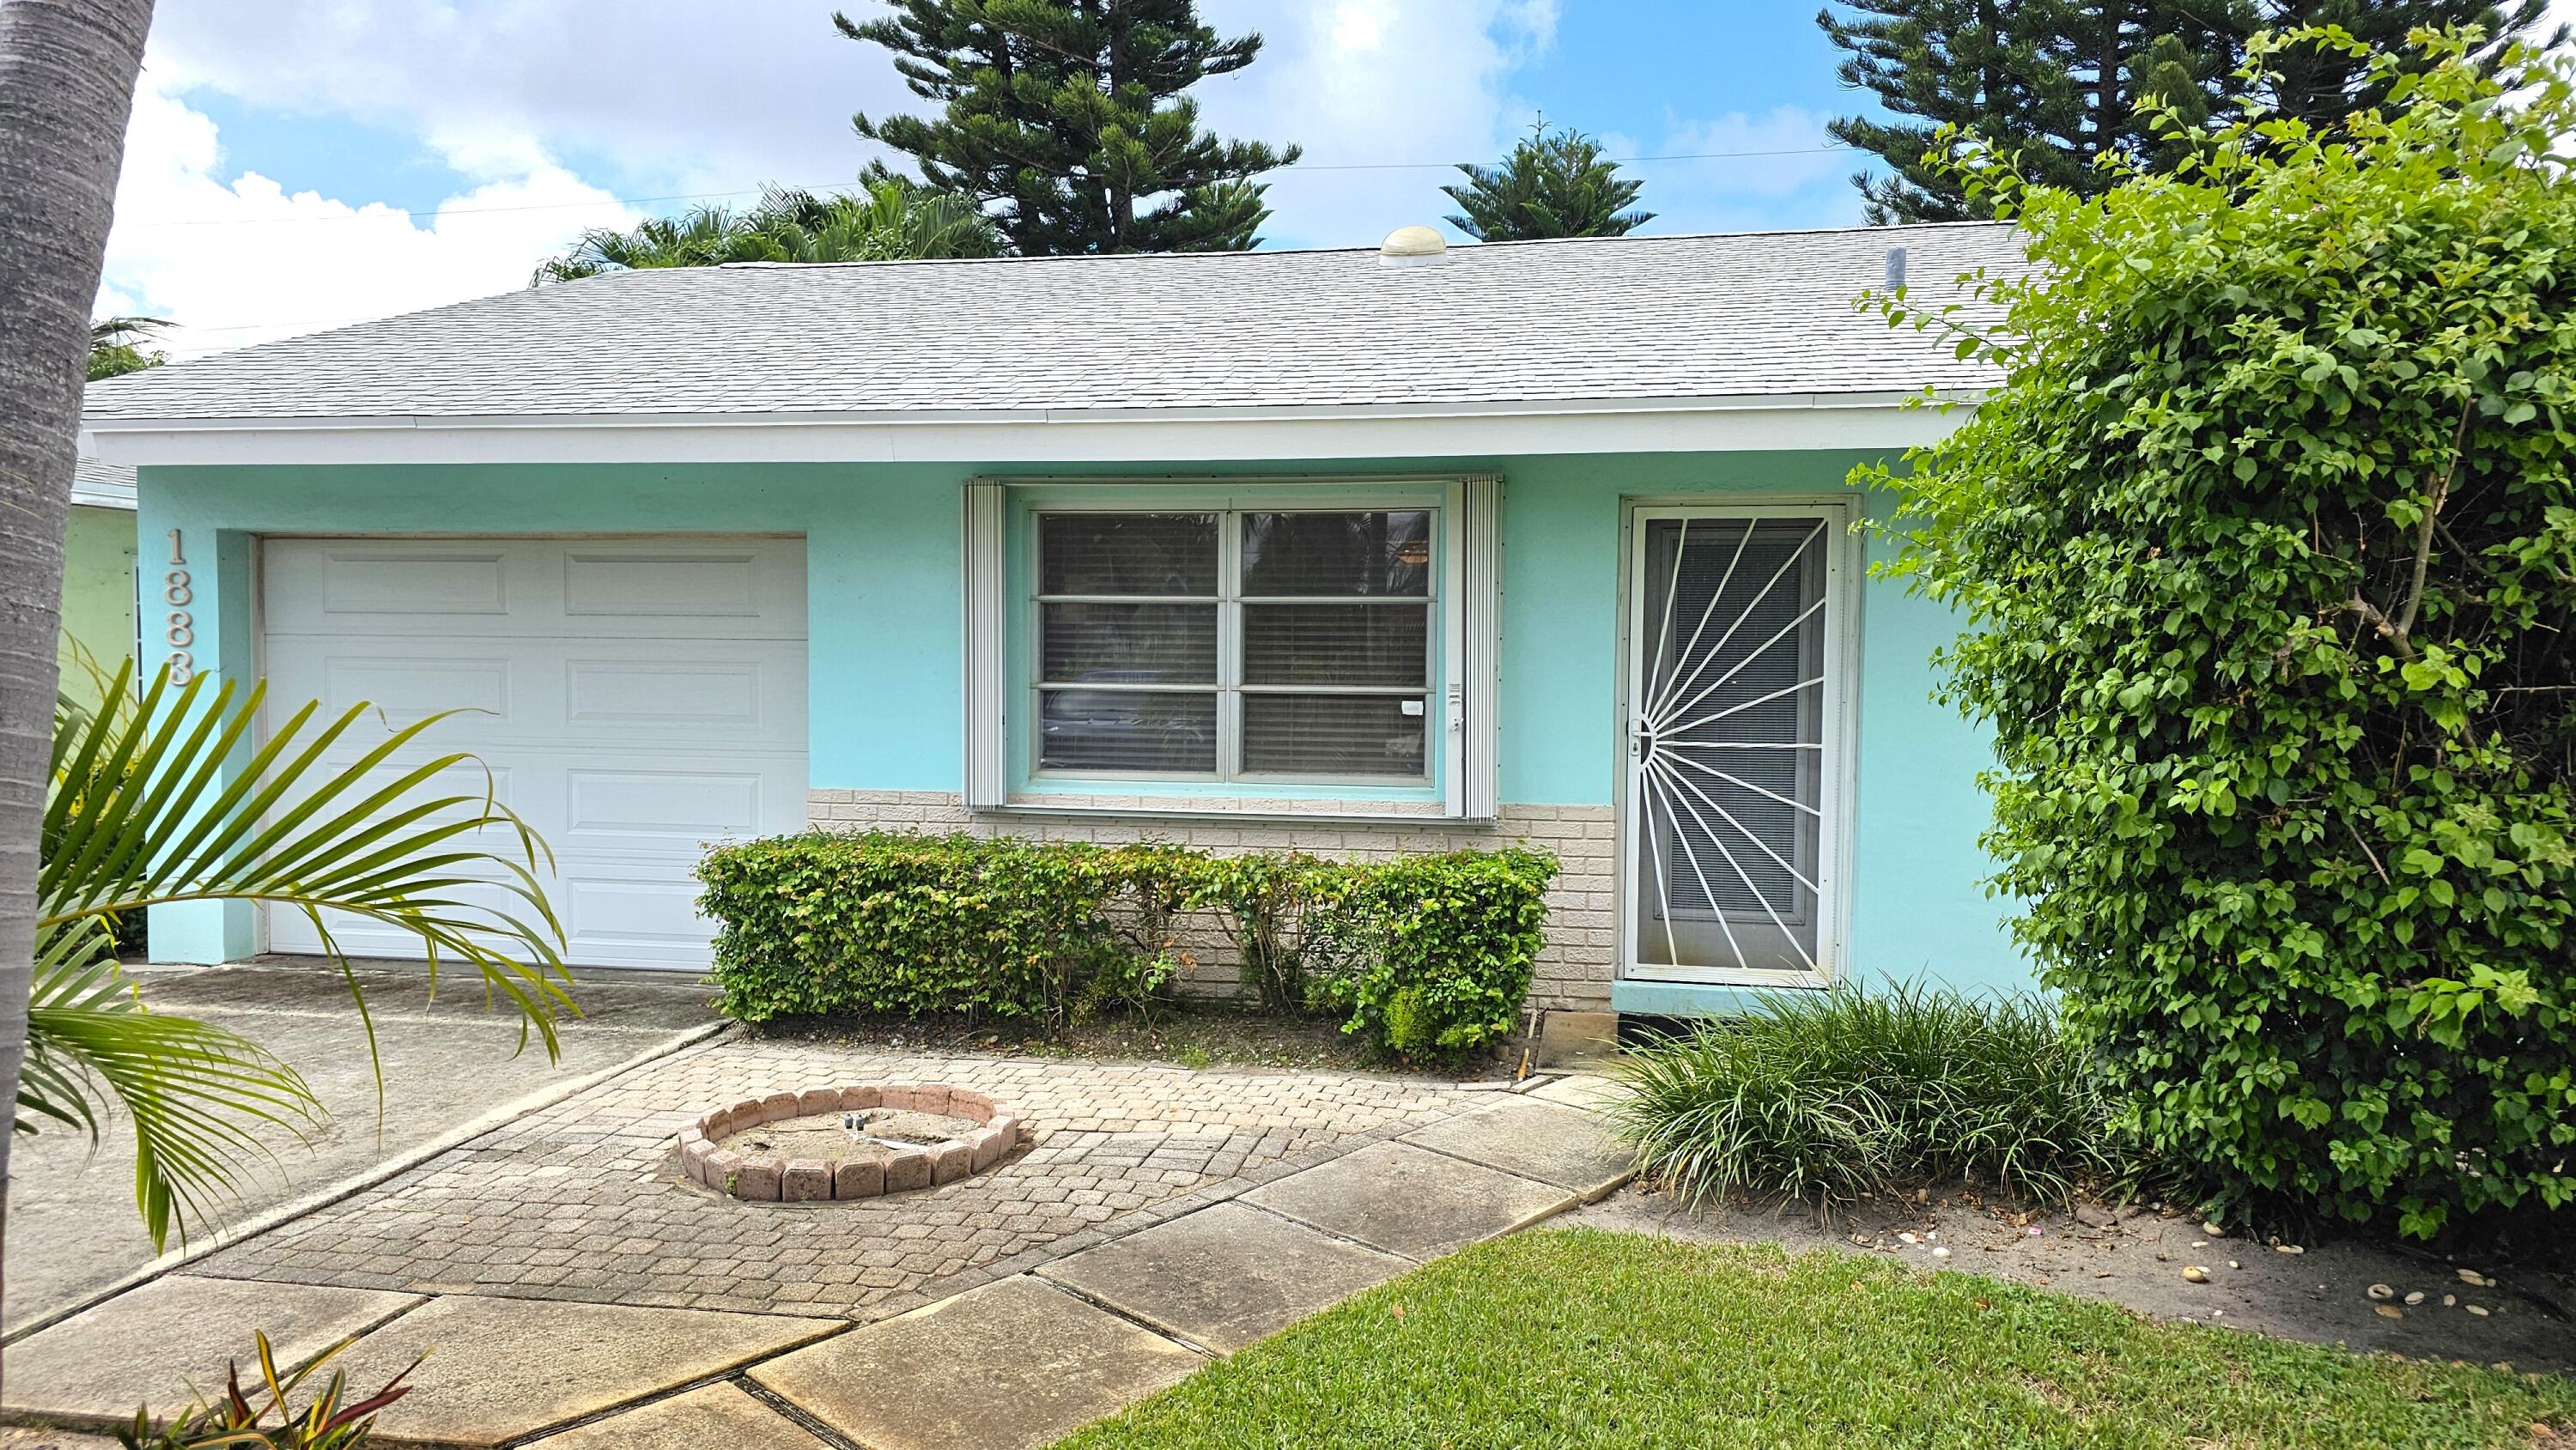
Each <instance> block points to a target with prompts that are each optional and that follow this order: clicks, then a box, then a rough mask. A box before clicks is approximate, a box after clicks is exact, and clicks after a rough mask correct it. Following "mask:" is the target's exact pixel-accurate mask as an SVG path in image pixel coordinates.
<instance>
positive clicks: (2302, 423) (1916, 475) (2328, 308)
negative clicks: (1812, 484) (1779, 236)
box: [1858, 31, 2576, 1236]
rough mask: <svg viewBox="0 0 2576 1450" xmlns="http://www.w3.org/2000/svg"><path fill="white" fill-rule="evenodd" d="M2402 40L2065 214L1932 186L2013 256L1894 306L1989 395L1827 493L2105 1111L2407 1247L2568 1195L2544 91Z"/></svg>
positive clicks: (1979, 174) (2446, 48) (2569, 850)
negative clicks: (1927, 680) (2018, 263)
mask: <svg viewBox="0 0 2576 1450" xmlns="http://www.w3.org/2000/svg"><path fill="white" fill-rule="evenodd" d="M2294 39H2295V40H2296V41H2297V43H2298V44H2300V45H2316V46H2320V47H2325V48H2328V49H2342V48H2345V47H2346V46H2348V44H2349V37H2345V36H2343V35H2342V32H2340V31H2327V32H2307V33H2304V34H2303V35H2301V36H2299V37H2294ZM2417 43H2418V45H2419V46H2420V48H2421V51H2420V53H2413V54H2404V55H2383V56H2376V57H2372V58H2371V59H2370V60H2369V62H2368V64H2369V67H2370V69H2371V85H2372V86H2373V87H2376V86H2379V85H2383V84H2384V85H2386V86H2387V87H2389V88H2390V89H2389V91H2388V94H2389V95H2390V97H2391V99H2392V100H2394V101H2396V102H2398V103H2399V104H2401V105H2403V107H2404V110H2403V111H2402V112H2401V113H2399V114H2397V115H2394V116H2390V117H2382V116H2381V115H2379V114H2378V113H2376V112H2373V111H2367V110H2365V111H2362V112H2359V113H2357V114H2355V115H2353V116H2350V117H2347V118H2343V120H2342V122H2341V123H2340V125H2339V127H2338V130H2337V132H2336V133H2334V134H2331V135H2326V134H2318V133H2315V132H2313V131H2311V130H2310V129H2309V128H2308V127H2307V126H2306V125H2305V124H2303V123H2301V122H2297V121H2293V120H2287V119H2283V118H2278V117H2264V116H2260V115H2250V116H2244V117H2239V118H2236V119H2234V120H2232V121H2230V122H2227V123H2225V124H2222V125H2219V126H2217V127H2215V128H2213V129H2210V130H2208V131H2205V132H2204V131H2201V130H2199V129H2197V128H2195V127H2187V126H2184V125H2183V124H2182V123H2181V122H2180V121H2179V120H2175V121H2173V122H2172V130H2171V134H2172V135H2173V136H2174V139H2175V140H2176V143H2177V144H2178V145H2183V146H2186V147H2188V148H2189V149H2191V150H2192V152H2193V156H2192V158H2191V159H2190V160H2189V161H2188V162H2187V163H2186V164H2184V165H2182V166H2180V167H2179V168H2178V169H2177V170H2176V171H2175V172H2174V174H2173V175H2171V176H2169V177H2143V176H2142V177H2135V178H2131V179H2129V180H2127V181H2126V182H2125V183H2124V184H2122V185H2120V186H2117V187H2115V188H2114V189H2113V190H2111V191H2110V192H2109V193H2108V194H2106V195H2104V196H2102V197H2099V198H2097V199H2094V200H2089V201H2088V200H2084V199H2082V198H2079V197H2075V196H2072V195H2068V194H2065V193H2061V192H2054V191H2050V190H2047V189H2044V188H2029V187H2023V186H2021V185H2020V184H2019V183H2017V182H2016V181H2014V180H2013V179H2012V177H2011V175H2010V168H2009V166H2008V165H2006V164H2003V163H2001V162H2000V161H1995V159H1994V158H1991V157H1985V158H1978V159H1976V160H1975V161H1973V162H1972V163H1971V164H1969V165H1968V166H1967V167H1966V168H1965V169H1964V170H1963V173H1962V174H1963V176H1964V177H1965V179H1966V180H1967V182H1968V184H1969V185H1970V186H1971V187H1972V188H1974V189H1976V190H1978V191H1980V192H1981V193H1982V194H1985V195H1987V196H1989V197H1991V198H1992V200H1993V201H1994V202H1995V205H1996V210H1997V212H1998V214H1999V215H2003V216H2007V217H2010V218H2013V219H2014V220H2016V221H2017V222H2018V223H2019V224H2020V226H2021V227H2022V229H2023V231H2024V233H2025V235H2026V236H2027V237H2028V239H2029V246H2030V251H2031V255H2032V257H2033V259H2034V260H2035V261H2036V262H2037V263H2038V271H2037V272H2036V273H2035V274H2034V275H2033V276H2031V277H2029V278H2026V279H2021V278H2016V279H1996V278H1988V279H1984V280H1982V281H1979V282H1976V283H1974V284H1973V287H1974V290H1976V291H1979V292H1981V293H1982V294H1983V295H1984V299H1985V302H1986V304H1988V306H1987V307H1981V308H1980V309H1978V311H1977V313H1976V314H1975V315H1974V317H1973V321H1974V324H1975V330H1973V331H1970V330H1967V329H1966V328H1965V327H1963V326H1960V319H1959V318H1956V317H1953V316H1951V315H1950V314H1949V313H1947V312H1929V313H1927V312H1925V311H1923V310H1922V309H1914V314H1915V319H1916V320H1917V321H1922V322H1929V323H1933V324H1935V325H1943V326H1951V327H1957V328H1958V329H1959V331H1958V336H1959V342H1958V346H1959V347H1960V349H1961V350H1962V354H1963V355H1966V354H1973V353H1978V352H1987V353H1989V354H1990V355H1991V356H1992V357H1994V359H1995V360H1996V361H1997V362H1998V363H2000V365H2001V366H2002V367H2003V369H2004V371H2005V381H2004V383H2003V385H2002V386H2001V387H1999V388H1997V389H1995V390H1994V391H1993V392H1991V393H1990V394H1989V395H1988V397H1987V398H1986V400H1985V402H1984V403H1983V404H1982V405H1981V406H1980V407H1979V408H1978V410H1977V412H1976V414H1975V416H1974V417H1973V418H1971V419H1970V420H1969V421H1968V422H1967V423H1966V424H1965V425H1964V426H1962V427H1960V428H1959V429H1958V430H1957V431H1956V432H1954V433H1952V434H1950V435H1949V436H1948V437H1947V438H1946V439H1945V440H1944V441H1942V442H1941V443H1939V444H1936V445H1934V446H1932V447H1930V448H1927V449H1924V450H1921V451H1920V452H1919V453H1918V454H1916V455H1915V457H1914V458H1913V460H1912V462H1913V466H1912V470H1911V472H1910V473H1909V474H1905V475H1901V476H1900V475H1897V474H1895V473H1892V472H1891V471H1889V470H1884V469H1863V470H1861V471H1860V473H1859V474H1858V478H1859V480H1860V481H1862V482H1866V483H1875V484H1878V485H1881V486H1886V487H1892V488H1897V489H1900V490H1902V492H1903V493H1904V495H1905V506H1904V511H1903V513H1902V514H1901V515H1900V516H1899V517H1898V519H1897V521H1896V523H1895V525H1894V528H1895V531H1896V533H1897V534H1898V535H1899V537H1900V540H1901V543H1902V558H1901V560H1900V562H1899V568H1898V572H1899V573H1902V574H1905V575H1908V576H1910V577H1911V578H1912V579H1913V580H1914V581H1915V583H1916V584H1917V586H1918V587H1919V588H1920V589H1922V590H1923V591H1924V592H1926V593H1928V594H1929V595H1931V596H1932V597H1934V598H1936V599H1941V600H1945V601H1949V602H1951V603H1953V604H1955V605H1957V606H1958V607H1959V608H1960V609H1961V610H1962V611H1963V613H1964V614H1965V615H1966V618H1967V622H1968V631H1967V633H1966V634H1965V635H1963V636H1962V638H1961V639H1960V640H1959V642H1958V644H1957V645H1956V646H1955V647H1954V648H1952V649H1951V650H1949V651H1947V652H1946V655H1945V656H1944V661H1943V662H1944V664H1945V665H1946V666H1947V669H1948V674H1949V687H1948V688H1949V694H1950V697H1951V698H1952V699H1953V700H1955V701H1956V702H1957V703H1959V704H1960V705H1961V706H1963V707H1964V708H1965V709H1966V710H1967V711H1968V712H1969V713H1970V714H1971V715H1973V716H1975V717H1978V718H1980V719H1982V720H1985V721H1987V722H1990V723H1991V724H1992V726H1993V728H1994V733H1995V745H1996V751H1997V755H1998V758H1999V762H2000V763H1999V768H1997V769H1996V770H1994V771H1993V772H1991V773H1990V774H1989V775H1988V776H1987V778H1986V784H1987V785H1988V787H1989V788H1990V789H1991V790H1992V792H1993V794H1994V798H1995V819H1994V826H1993V829H1992V830H1991V831H1990V832H1989V834H1988V835H1987V837H1986V841H1987V844H1988V847H1989V849H1991V850H1992V851H1993V853H1994V855H1995V856H1996V858H1997V859H1998V860H1999V861H2001V862H2002V863H2003V865H2002V870H2001V873H2000V875H1999V877H1998V878H1997V882H1998V884H1999V885H2000V886H2001V887H2002V888H2003V889H2004V890H2005V891H2007V892H2009V893H2010V894H2012V895H2013V896H2015V897H2017V898H2019V899H2021V900H2023V901H2025V902H2027V903H2028V906H2029V909H2028V912H2027V914H2026V915H2024V916H2023V917H2022V918H2021V919H2020V920H2019V922H2018V924H2017V928H2016V929H2017V931H2018V932H2019V935H2020V937H2021V940H2022V941H2023V942H2024V943H2025V944H2026V945H2027V946H2028V947H2029V948H2030V950H2031V952H2032V954H2033V956H2034V957H2035V958H2036V959H2037V961H2038V962H2039V964H2040V967H2041V971H2042V980H2043V981H2045V982H2046V983H2047V984H2048V985H2049V986H2051V987H2053V988H2055V989H2057V990H2058V991H2059V992H2060V993H2061V994H2062V998H2063V1001H2064V1003H2065V1010H2066V1013H2067V1017H2068V1021H2069V1024H2070V1026H2071V1028H2072V1030H2073V1031H2074V1032H2075V1033H2076V1034H2077V1035H2078V1036H2079V1037H2080V1038H2081V1039H2082V1040H2083V1041H2084V1042H2085V1043H2086V1044H2087V1046H2088V1047H2089V1048H2090V1049H2091V1050H2092V1051H2093V1052H2094V1053H2095V1054H2096V1057H2097V1059H2098V1061H2100V1062H2101V1063H2102V1065H2103V1069H2104V1071H2106V1072H2107V1073H2109V1074H2110V1075H2111V1077H2112V1083H2113V1086H2114V1087H2115V1088H2116V1089H2118V1090H2119V1091H2120V1092H2121V1093H2122V1095H2123V1097H2124V1099H2125V1102H2126V1104H2127V1106H2126V1109H2125V1112H2126V1119H2125V1126H2126V1127H2127V1128H2128V1129H2129V1130H2130V1131H2132V1132H2134V1133H2136V1134H2137V1135H2138V1136H2139V1138H2140V1140H2141V1141H2142V1142H2143V1143H2144V1144H2145V1145H2146V1146H2147V1147H2148V1148H2149V1149H2150V1150H2151V1151H2154V1152H2157V1153H2158V1154H2160V1155H2162V1156H2164V1157H2166V1158H2168V1159H2170V1160H2172V1161H2176V1162H2182V1163H2189V1164H2192V1165H2194V1166H2195V1167H2198V1168H2201V1169H2204V1170H2205V1171H2206V1172H2207V1174H2208V1175H2209V1176H2210V1177H2211V1179H2212V1180H2213V1184H2212V1187H2213V1189H2214V1191H2215V1192H2216V1194H2217V1195H2218V1197H2219V1198H2220V1199H2221V1200H2222V1201H2230V1200H2233V1201H2244V1200H2251V1201H2254V1202H2255V1203H2257V1204H2258V1205H2259V1206H2261V1207H2263V1208H2265V1209H2274V1208H2287V1209H2291V1210H2294V1211H2299V1212H2311V1211H2314V1212H2322V1213H2324V1214H2326V1215H2328V1216H2330V1217H2335V1218H2341V1219H2346V1220H2352V1221H2377V1222H2381V1223H2385V1224H2388V1225H2390V1226H2393V1227H2394V1228H2396V1229H2398V1230H2399V1231H2401V1232H2403V1233H2406V1234H2411V1235H2417V1236H2431V1235H2433V1234H2435V1233H2437V1232H2440V1231H2442V1230H2443V1229H2444V1228H2445V1227H2446V1226H2450V1227H2457V1226H2459V1225H2460V1224H2461V1222H2462V1220H2464V1219H2467V1218H2469V1217H2471V1216H2488V1217H2490V1218H2492V1219H2495V1220H2497V1221H2499V1222H2500V1221H2501V1220H2502V1219H2503V1218H2504V1217H2505V1216H2507V1215H2512V1214H2518V1213H2519V1214H2533V1215H2540V1214H2551V1215H2555V1216H2557V1217H2558V1218H2560V1219H2564V1218H2565V1217H2566V1215H2567V1213H2568V1212H2569V1209H2568V1205H2569V1204H2570V1203H2571V1202H2576V948H2571V943H2570V928H2571V926H2576V841H2572V840H2571V837H2576V764H2572V763H2576V647H2571V643H2570V642H2571V640H2576V483H2571V475H2576V386H2571V382H2570V380H2571V378H2576V188H2572V187H2570V186H2569V185H2568V183H2567V180H2566V178H2565V176H2564V175H2563V174H2562V168H2561V167H2560V166H2559V165H2558V164H2557V163H2555V162H2549V163H2546V164H2544V163H2542V162H2540V161H2538V160H2537V158H2540V157H2542V156H2546V155H2550V154H2553V153H2558V152H2563V150H2564V142H2563V138H2564V137H2566V136H2567V135H2569V134H2570V133H2571V132H2576V62H2571V60H2570V59H2568V58H2565V57H2554V58H2545V57H2542V56H2540V55H2538V54H2537V53H2535V52H2533V51H2531V50H2529V49H2526V48H2522V47H2513V48H2509V49H2507V50H2506V51H2505V52H2504V53H2503V55H2502V56H2501V58H2500V59H2499V61H2498V63H2497V65H2496V67H2495V68H2494V69H2493V70H2492V71H2491V70H2490V69H2489V68H2488V67H2486V66H2483V65H2481V64H2480V63H2479V62H2478V61H2476V60H2475V59H2473V58H2472V57H2471V56H2470V55H2469V54H2467V52H2466V41H2465V40H2464V39H2463V38H2462V37H2461V36H2458V35H2448V36H2436V35H2431V34H2429V33H2426V32H2419V33H2418V35H2417ZM2268 53H2269V51H2268V50H2267V49H2266V48H2265V47H2257V51H2256V61H2257V64H2258V65H2259V64H2260V63H2261V62H2262V60H2263V59H2264V57H2265V56H2266V55H2267V54H2268ZM2252 89H2253V91H2254V92H2255V93H2256V94H2258V95H2259V94H2260V93H2261V89H2262V88H2261V86H2260V85H2257V86H2255V87H2253V88H2252ZM1990 161H1993V162H1994V164H1992V165H1988V164H1986V163H1987V162H1990ZM1910 307H1912V304H1911V303H1909V302H1904V301H1900V302H1899V303H1898V304H1897V308H1896V310H1897V311H1898V312H1899V313H1900V315H1901V314H1902V313H1903V312H1904V311H1905V310H1906V309H1908V308H1910ZM1989 309H1999V310H2000V314H2001V315H2000V317H1999V318H1997V317H1996V316H1995V312H1994V311H1993V310H1989Z"/></svg>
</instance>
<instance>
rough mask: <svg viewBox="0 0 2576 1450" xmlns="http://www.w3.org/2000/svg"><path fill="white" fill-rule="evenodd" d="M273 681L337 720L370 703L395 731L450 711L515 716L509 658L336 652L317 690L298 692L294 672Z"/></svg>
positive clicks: (281, 693) (289, 696) (282, 693)
mask: <svg viewBox="0 0 2576 1450" xmlns="http://www.w3.org/2000/svg"><path fill="white" fill-rule="evenodd" d="M270 681H271V682H270V689H271V690H272V691H276V692H278V697H279V698H280V699H283V700H291V701H296V702H298V703H300V702H302V701H303V700H306V699H317V700H320V701H321V702H322V707H323V709H324V710H325V711H327V712H328V713H330V714H332V715H335V716H336V715H338V714H339V713H341V712H342V711H344V710H347V709H348V708H350V707H351V706H353V705H371V706H373V707H375V710H376V711H377V712H379V713H380V714H381V715H382V718H383V721H384V723H385V724H387V725H390V726H391V727H392V728H394V729H400V728H402V727H403V726H405V725H411V724H415V723H417V722H419V721H422V720H425V719H428V718H429V717H430V716H432V715H437V714H441V713H444V712H446V711H450V710H471V711H474V712H476V713H478V714H481V715H485V716H488V717H490V718H491V719H493V720H494V721H507V720H509V719H510V718H511V717H512V716H513V715H514V714H515V713H516V712H515V711H513V710H512V709H511V703H512V702H511V694H510V686H511V680H510V662H509V661H508V660H505V659H492V658H484V659H437V658H404V657H401V656H398V655H363V654H352V655H337V654H335V655H332V656H329V657H327V658H325V659H323V660H322V661H321V681H320V688H319V689H304V688H296V687H298V686H301V685H302V684H303V683H304V682H303V681H301V680H297V679H295V678H293V675H292V674H291V673H290V674H287V675H284V676H280V675H277V674H272V675H271V677H270Z"/></svg>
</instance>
